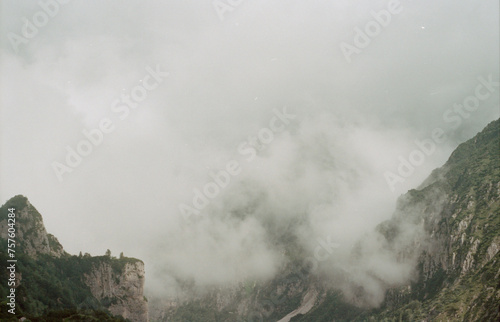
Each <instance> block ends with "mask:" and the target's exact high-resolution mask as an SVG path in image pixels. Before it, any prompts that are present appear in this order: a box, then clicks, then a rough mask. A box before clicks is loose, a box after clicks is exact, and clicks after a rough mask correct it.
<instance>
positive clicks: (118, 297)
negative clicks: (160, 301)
mask: <svg viewBox="0 0 500 322" xmlns="http://www.w3.org/2000/svg"><path fill="white" fill-rule="evenodd" d="M144 273H145V272H144V263H143V262H141V261H135V262H128V263H125V264H124V266H123V268H122V271H121V272H117V271H116V270H115V269H113V267H112V265H111V264H110V263H105V262H101V263H99V264H97V265H94V266H93V267H92V270H91V272H90V273H89V274H85V283H86V284H87V285H88V286H89V287H90V291H91V292H92V295H94V296H95V298H97V299H98V300H99V301H101V302H103V301H104V302H109V303H110V305H109V306H108V310H109V311H110V312H111V313H113V314H114V315H120V316H123V317H124V318H126V319H129V320H131V321H148V306H147V302H146V300H145V297H144V294H143V290H144Z"/></svg>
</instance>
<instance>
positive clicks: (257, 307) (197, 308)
mask: <svg viewBox="0 0 500 322" xmlns="http://www.w3.org/2000/svg"><path fill="white" fill-rule="evenodd" d="M499 139H500V120H497V121H494V122H492V123H490V124H489V125H488V126H487V127H486V128H485V129H484V130H483V131H482V132H480V133H479V134H477V135H476V136H475V137H474V138H472V139H470V140H468V141H467V142H465V143H462V144H461V145H459V146H458V147H457V148H456V149H455V151H454V152H453V153H452V154H451V156H450V157H449V159H448V161H447V162H446V163H445V165H444V166H442V167H441V168H439V169H436V170H434V171H433V172H432V173H431V175H430V176H429V177H428V178H427V179H426V180H425V181H424V182H423V183H422V184H421V185H420V186H419V187H418V188H416V189H413V190H410V191H408V192H407V193H406V194H404V195H403V196H401V197H400V198H399V199H398V202H397V205H396V210H395V212H394V214H393V216H392V217H391V219H390V220H387V221H385V222H383V223H381V224H380V225H378V226H377V228H376V229H375V231H373V232H372V233H371V234H368V235H367V236H365V237H364V238H363V239H362V240H360V241H359V242H358V243H357V244H356V246H355V247H354V248H353V250H352V254H351V259H350V260H351V264H352V267H356V263H358V262H359V263H360V265H361V264H362V263H363V262H362V261H363V260H365V261H366V259H367V258H368V259H370V253H371V252H373V250H374V247H378V248H377V249H376V250H377V253H378V254H385V255H387V258H391V259H392V258H393V259H394V263H392V264H393V265H392V266H394V265H397V266H398V267H400V268H406V269H408V272H409V276H410V278H409V279H408V278H407V279H405V280H402V281H401V282H399V283H389V282H387V280H391V279H384V277H383V274H384V272H376V271H368V272H367V274H366V276H367V278H366V283H359V281H354V280H352V279H350V277H349V276H350V274H349V272H345V271H344V272H343V271H342V270H338V272H334V273H335V274H333V275H334V278H333V282H332V281H331V280H328V279H327V278H325V275H324V274H322V273H321V271H313V270H312V269H311V268H310V267H307V265H304V264H303V262H302V261H301V260H300V256H301V253H300V252H296V253H293V252H292V253H289V254H292V255H293V256H289V258H290V260H289V261H288V262H287V264H286V265H284V266H283V267H282V269H281V272H280V274H278V275H277V277H275V278H274V279H272V280H271V281H267V282H252V281H247V282H241V283H240V284H238V285H234V286H233V287H230V288H223V289H218V288H213V289H209V290H205V292H204V293H196V291H194V290H192V289H190V288H189V286H186V292H187V293H189V294H190V295H189V296H188V297H187V298H183V299H170V300H168V301H166V300H159V299H153V300H152V301H151V303H150V310H151V311H150V316H151V319H152V320H154V321H280V322H287V321H499V320H500V313H499V303H500V278H499V277H500V255H499V250H500V140H499ZM392 266H391V265H389V266H388V267H387V272H385V273H386V274H394V272H396V271H397V270H394V269H393V267H392ZM329 276H330V279H331V276H332V274H330V275H329ZM332 284H333V285H332ZM373 289H378V290H384V292H382V294H381V298H382V301H381V303H379V302H377V301H378V300H377V298H376V296H373V294H374V291H373ZM346 290H349V291H346Z"/></svg>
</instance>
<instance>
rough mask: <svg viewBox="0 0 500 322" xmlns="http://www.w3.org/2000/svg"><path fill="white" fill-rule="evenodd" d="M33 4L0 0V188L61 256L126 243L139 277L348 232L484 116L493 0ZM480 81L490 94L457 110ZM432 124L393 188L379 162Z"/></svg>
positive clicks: (351, 235) (494, 92)
mask: <svg viewBox="0 0 500 322" xmlns="http://www.w3.org/2000/svg"><path fill="white" fill-rule="evenodd" d="M61 2H62V1H61ZM41 3H47V6H46V8H45V10H46V12H47V13H45V11H43V9H42V7H41V6H40V4H38V1H19V0H4V1H1V3H0V9H1V13H0V14H1V15H0V18H1V25H0V31H1V34H2V42H1V47H0V52H1V62H0V64H1V65H0V75H1V78H0V104H1V110H0V144H1V146H0V153H1V154H0V180H1V181H0V202H1V203H4V202H5V201H6V200H7V199H9V198H10V197H12V196H14V195H16V194H23V195H25V196H27V197H28V198H29V200H30V201H31V202H32V203H33V204H34V205H35V207H37V209H38V210H39V211H40V212H41V213H42V215H43V217H44V221H45V225H46V228H47V230H48V231H49V232H50V233H52V234H54V235H55V236H56V237H58V239H59V241H60V242H61V243H62V244H63V246H64V247H65V249H66V250H67V251H68V252H70V253H73V254H75V253H78V252H79V251H80V250H82V251H83V252H89V253H91V254H93V255H101V254H104V252H105V250H106V249H107V248H109V249H111V251H112V253H113V254H114V255H118V253H119V252H121V251H124V253H125V255H126V256H133V257H137V258H141V259H144V260H145V262H146V265H147V266H146V268H147V269H148V270H149V272H151V273H150V275H149V277H148V278H149V281H152V280H155V281H158V280H161V281H170V280H171V279H172V278H173V277H178V278H190V279H193V280H195V281H196V282H197V283H199V284H200V285H205V284H212V283H223V282H231V281H236V280H239V279H240V278H243V277H251V278H258V277H266V276H271V275H272V274H274V272H275V271H276V267H278V265H279V264H280V263H281V261H282V258H281V255H280V250H279V247H275V246H274V244H273V243H274V242H275V240H274V238H276V236H281V235H284V236H287V235H290V236H294V237H296V238H298V240H300V242H301V243H302V244H303V245H306V246H307V247H311V248H314V245H315V240H316V238H318V237H321V238H326V236H331V238H332V240H337V241H338V242H339V243H340V244H341V245H342V246H341V247H349V245H351V244H352V243H353V242H354V241H355V240H356V239H357V238H358V237H359V236H361V235H362V234H363V233H365V232H366V231H370V230H372V229H373V227H374V226H375V225H376V224H377V223H379V222H380V221H382V220H384V219H387V218H389V217H390V215H391V213H392V211H393V210H394V206H395V200H396V198H397V197H398V196H399V195H400V194H402V193H404V192H406V191H407V190H408V189H411V188H415V187H416V186H418V184H420V183H421V182H422V181H423V179H425V177H426V176H428V175H429V173H430V172H431V170H432V169H434V168H436V167H438V166H440V165H442V164H443V163H444V162H445V161H446V159H447V157H448V156H449V154H450V152H451V151H452V150H453V149H454V148H455V147H456V146H457V145H458V144H459V143H460V142H463V141H464V140H466V139H468V138H470V137H472V136H473V135H474V134H475V133H477V132H478V131H480V130H481V129H482V128H483V127H484V126H485V125H486V124H487V123H489V122H490V121H492V120H494V119H496V118H498V117H499V107H498V106H499V105H498V104H499V94H498V93H499V88H498V85H496V84H494V82H498V79H499V65H498V63H499V62H498V61H499V22H498V17H499V8H498V7H499V4H498V1H496V0H487V1H458V2H457V1H451V0H442V1H430V0H425V1H410V0H402V1H400V2H399V5H398V4H397V2H394V1H392V2H391V1H373V0H369V1H368V0H362V1H352V0H349V1H347V0H341V1H340V0H339V1H250V0H246V1H245V0H243V1H232V2H228V1H220V2H211V1H199V0H198V1H161V2H160V1H88V0H85V1H83V0H73V1H67V3H59V2H55V0H54V1H49V0H42V1H41ZM214 3H215V5H217V6H218V7H217V9H216V6H215V5H214ZM228 3H232V4H233V5H232V6H231V5H229V4H228ZM391 6H392V7H391ZM389 8H393V9H389ZM394 8H397V9H394ZM218 10H219V12H218ZM381 10H384V11H383V12H382V14H377V13H380V11H381ZM387 10H393V12H397V13H393V14H390V17H388V16H387V15H384V13H386V12H389V11H387ZM376 17H378V18H376ZM376 19H382V20H381V21H382V22H383V24H385V25H386V26H380V24H378V23H377V20H376ZM383 19H385V20H383ZM37 25H38V27H37ZM370 26H371V28H372V29H369V30H368V33H371V35H372V36H371V37H370V36H362V35H361V36H360V34H359V30H361V31H363V30H366V28H369V27H370ZM377 26H379V27H378V28H379V29H377ZM357 28H359V29H357ZM374 28H375V29H374ZM366 37H368V38H366ZM367 39H369V40H367ZM355 40H357V42H356V43H357V44H358V45H360V46H358V47H354V46H355V45H356V43H355ZM360 42H361V44H360ZM368 42H369V43H368ZM346 46H347V47H346ZM349 46H350V47H349ZM361 47H362V48H361ZM342 48H344V50H345V48H351V49H352V48H355V49H354V50H355V53H351V54H347V55H345V53H343V50H342ZM346 56H348V57H347V58H346ZM148 70H149V71H148ZM151 70H152V71H153V72H152V74H153V76H151ZM167 72H168V75H167ZM146 75H149V76H147V77H145V76H146ZM155 77H156V78H155ZM480 77H482V80H486V81H488V79H489V78H490V79H491V80H492V82H493V85H491V82H490V85H489V86H490V87H491V90H488V88H487V87H486V86H485V85H483V87H481V88H480V90H479V93H480V94H479V96H481V97H482V98H481V99H480V100H478V99H476V101H478V102H479V106H478V107H477V108H474V109H475V110H474V111H469V112H463V110H462V112H463V113H465V114H460V113H459V112H458V111H457V110H454V109H453V108H454V107H453V106H454V104H455V103H457V104H463V103H464V100H466V99H467V98H468V97H469V96H472V97H473V99H470V100H469V101H468V102H469V103H470V102H474V98H477V97H478V94H477V90H476V89H477V87H478V86H479V85H480V84H482V83H481V81H480V80H478V78H480ZM144 83H147V84H145V85H143V84H144ZM137 86H139V87H137ZM141 86H142V87H141ZM145 87H148V88H151V89H150V90H144V88H145ZM153 87H154V89H153ZM134 88H135V89H134ZM145 95H146V96H147V97H145ZM486 96H487V98H485V97H486ZM124 97H129V99H130V97H132V98H131V99H132V102H131V103H129V107H131V106H135V105H134V104H135V103H137V106H136V107H135V108H129V107H127V105H125V104H126V103H124V102H120V101H121V100H122V99H126V98H124ZM134 97H135V101H134ZM142 98H144V100H142ZM483 98H484V99H483ZM117 100H118V101H117ZM138 100H142V101H141V102H138ZM117 102H120V103H117ZM127 109H129V112H128V114H127V112H125V111H126V110H127ZM284 109H285V110H284ZM471 109H472V108H471ZM280 113H288V114H290V115H293V117H290V118H289V119H285V121H277V120H278V118H277V116H276V114H280ZM443 115H446V117H445V118H443ZM281 116H282V115H281ZM103 119H104V122H105V123H106V122H107V125H105V127H106V128H108V129H109V128H111V129H112V130H109V131H108V132H110V133H105V134H104V135H103V138H102V143H101V144H97V145H96V146H94V145H92V151H91V152H90V153H89V154H88V155H87V156H84V157H83V158H82V160H81V161H80V163H79V165H78V166H76V167H75V168H74V169H73V170H72V172H71V173H69V172H66V173H64V174H62V175H61V178H62V181H60V180H58V177H57V175H56V171H55V170H54V164H56V163H58V164H63V165H66V166H67V164H66V157H67V154H68V151H67V147H70V148H71V149H77V146H78V144H79V143H80V142H81V140H84V139H85V135H84V134H83V132H82V131H84V130H86V131H91V130H92V129H96V128H98V127H99V124H100V123H101V122H103ZM106 120H107V121H106ZM271 123H272V124H274V125H276V126H279V129H280V131H276V132H272V131H271V132H270V131H269V130H263V129H264V128H270V126H271V125H270V124H271ZM287 123H288V124H287ZM101 125H102V124H101ZM436 128H440V129H442V130H443V131H444V132H445V133H446V135H447V137H448V138H447V139H446V140H445V141H444V142H441V143H439V144H435V146H436V149H435V152H431V153H429V155H426V156H425V160H424V161H423V162H422V164H421V165H419V166H417V167H415V169H414V171H413V173H412V174H411V175H409V176H408V177H407V178H404V182H398V183H397V184H395V185H394V188H395V189H394V191H391V189H390V188H389V185H388V184H387V182H386V178H385V177H384V174H387V172H388V171H390V172H392V173H394V174H398V165H399V164H400V162H401V161H400V158H399V157H402V158H404V159H406V160H408V158H409V156H410V155H411V153H412V152H414V151H415V150H416V149H418V146H417V145H416V144H415V140H420V141H423V140H429V139H431V138H432V133H433V131H434V129H436ZM259 133H260V134H261V138H262V141H264V144H263V145H262V146H263V149H262V150H260V151H258V152H257V153H256V156H255V157H253V156H254V154H253V153H252V152H251V151H254V152H255V151H256V150H255V149H254V148H252V145H251V144H252V142H251V141H252V139H251V138H250V139H249V137H251V136H255V135H257V134H259ZM270 133H271V134H270ZM270 135H272V136H270ZM97 137H98V136H97ZM96 140H97V139H96ZM249 140H250V142H248V141H249ZM245 141H246V142H247V143H244V142H245ZM242 144H243V145H242ZM87 147H88V145H87ZM244 151H246V153H245V152H244ZM230 160H234V161H235V162H237V165H238V167H237V168H238V169H237V170H238V172H239V173H238V174H236V175H234V176H231V177H230V178H231V179H230V180H231V182H230V183H229V184H228V185H227V186H225V187H222V188H220V190H221V191H220V193H219V194H218V195H217V196H216V197H215V198H213V199H211V200H210V203H209V205H208V206H206V207H205V208H204V209H203V212H202V215H203V216H204V217H203V218H204V219H203V220H202V221H198V222H194V223H193V222H189V221H188V222H186V221H185V220H184V219H183V217H182V216H181V214H180V213H181V212H180V210H179V205H180V204H185V205H187V206H191V207H193V203H192V200H193V197H194V196H195V192H194V189H200V190H203V188H204V187H205V186H206V184H207V183H209V182H212V181H213V179H212V177H211V176H210V173H211V172H218V171H220V170H222V169H226V167H227V166H228V164H230ZM55 162H56V163H55ZM232 165H234V162H233V163H232ZM59 169H61V168H59ZM165 283H167V284H165V285H167V286H165V287H168V283H170V282H165Z"/></svg>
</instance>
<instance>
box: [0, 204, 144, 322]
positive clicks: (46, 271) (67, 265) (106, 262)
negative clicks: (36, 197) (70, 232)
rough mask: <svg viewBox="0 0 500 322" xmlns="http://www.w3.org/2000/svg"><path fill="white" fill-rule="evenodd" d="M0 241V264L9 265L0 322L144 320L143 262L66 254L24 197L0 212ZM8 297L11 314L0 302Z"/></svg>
mask: <svg viewBox="0 0 500 322" xmlns="http://www.w3.org/2000/svg"><path fill="white" fill-rule="evenodd" d="M12 219H15V220H12ZM9 234H11V235H10V236H9ZM0 243H1V248H0V261H1V262H2V263H7V264H8V265H14V266H13V269H12V273H13V274H14V275H15V278H14V277H13V278H12V279H13V282H12V283H13V285H12V286H11V285H8V284H7V283H0V295H1V298H2V302H1V308H2V310H1V314H0V319H1V320H2V321H9V320H12V321H17V320H18V319H19V318H21V317H27V318H29V319H30V320H32V321H61V320H63V319H67V320H68V321H73V320H78V319H80V320H85V321H124V320H125V319H127V320H130V321H147V320H148V308H147V302H146V299H145V297H144V295H143V288H144V263H143V262H142V261H140V260H138V259H135V258H127V257H123V256H120V258H114V257H112V256H111V254H110V253H108V254H106V255H105V256H94V257H92V256H90V255H89V254H85V255H82V254H81V253H80V255H79V256H75V255H70V254H68V253H67V252H66V251H64V249H63V247H62V245H61V244H60V243H59V241H58V240H57V238H55V237H54V236H52V235H51V234H48V233H47V231H46V230H45V226H44V224H43V219H42V216H41V215H40V213H39V212H38V211H37V210H36V208H35V207H34V206H33V205H32V204H31V203H30V202H29V201H28V199H27V198H26V197H24V196H21V195H18V196H15V197H13V198H11V199H10V200H8V201H7V202H6V203H5V204H4V205H3V206H2V207H1V208H0ZM9 249H10V250H9ZM8 260H16V262H13V261H11V262H7V261H8ZM10 273H11V272H10V271H9V270H1V273H0V278H1V279H2V281H8V280H9V277H10ZM14 279H15V281H14ZM11 287H13V288H14V289H15V292H12V290H11ZM12 294H14V296H15V299H16V301H15V302H16V307H15V310H14V311H12V312H15V315H13V314H11V313H9V310H10V309H12V307H11V306H9V305H8V301H6V300H5V299H7V300H10V299H9V298H8V297H7V296H9V295H12Z"/></svg>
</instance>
